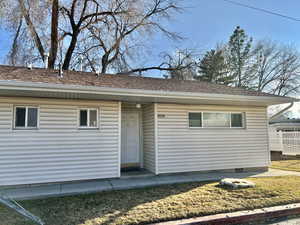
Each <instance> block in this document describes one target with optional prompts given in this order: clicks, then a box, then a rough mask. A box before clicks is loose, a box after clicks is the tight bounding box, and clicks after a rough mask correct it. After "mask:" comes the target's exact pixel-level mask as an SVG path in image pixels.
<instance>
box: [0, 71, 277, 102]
mask: <svg viewBox="0 0 300 225" xmlns="http://www.w3.org/2000/svg"><path fill="white" fill-rule="evenodd" d="M0 80H3V81H22V82H33V83H48V84H63V85H80V86H94V87H106V88H122V89H141V90H151V91H167V92H189V93H207V94H226V95H241V96H265V97H278V96H276V95H271V94H268V93H264V92H258V91H251V90H246V89H243V88H236V87H228V86H225V85H219V84H213V83H209V82H203V81H183V80H175V79H161V78H150V77H140V76H135V75H134V76H133V75H128V74H100V75H99V76H96V74H95V73H91V72H77V71H64V73H63V77H59V76H58V71H57V70H52V69H42V68H33V69H28V68H27V67H13V66H0Z"/></svg>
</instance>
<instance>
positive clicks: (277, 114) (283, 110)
mask: <svg viewBox="0 0 300 225" xmlns="http://www.w3.org/2000/svg"><path fill="white" fill-rule="evenodd" d="M293 106H294V102H290V105H288V106H287V107H285V108H284V109H282V110H280V111H279V112H278V113H275V115H273V116H271V117H270V118H269V120H272V119H274V118H276V117H278V116H280V115H281V114H282V113H284V112H285V111H287V110H289V109H290V108H292V107H293Z"/></svg>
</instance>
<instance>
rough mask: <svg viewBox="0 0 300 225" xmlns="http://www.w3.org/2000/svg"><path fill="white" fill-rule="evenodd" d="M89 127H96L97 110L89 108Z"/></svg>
mask: <svg viewBox="0 0 300 225" xmlns="http://www.w3.org/2000/svg"><path fill="white" fill-rule="evenodd" d="M89 125H90V127H97V110H90V124H89Z"/></svg>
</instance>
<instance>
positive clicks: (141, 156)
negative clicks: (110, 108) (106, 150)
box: [119, 107, 144, 175]
mask: <svg viewBox="0 0 300 225" xmlns="http://www.w3.org/2000/svg"><path fill="white" fill-rule="evenodd" d="M133 111H134V112H137V113H138V127H139V132H138V133H139V134H138V135H139V167H140V168H144V150H143V147H144V143H143V113H142V109H141V108H140V109H138V108H136V109H135V110H126V109H124V110H122V107H120V114H119V117H120V123H119V132H120V134H119V139H120V144H119V171H121V169H122V160H121V156H122V115H123V113H127V112H133ZM120 175H121V174H120Z"/></svg>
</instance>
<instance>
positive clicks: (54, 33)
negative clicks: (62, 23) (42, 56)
mask: <svg viewBox="0 0 300 225" xmlns="http://www.w3.org/2000/svg"><path fill="white" fill-rule="evenodd" d="M58 15H59V9H58V0H53V2H52V18H51V48H50V57H49V61H48V67H49V68H51V69H53V68H54V66H55V60H56V57H57V49H58Z"/></svg>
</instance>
